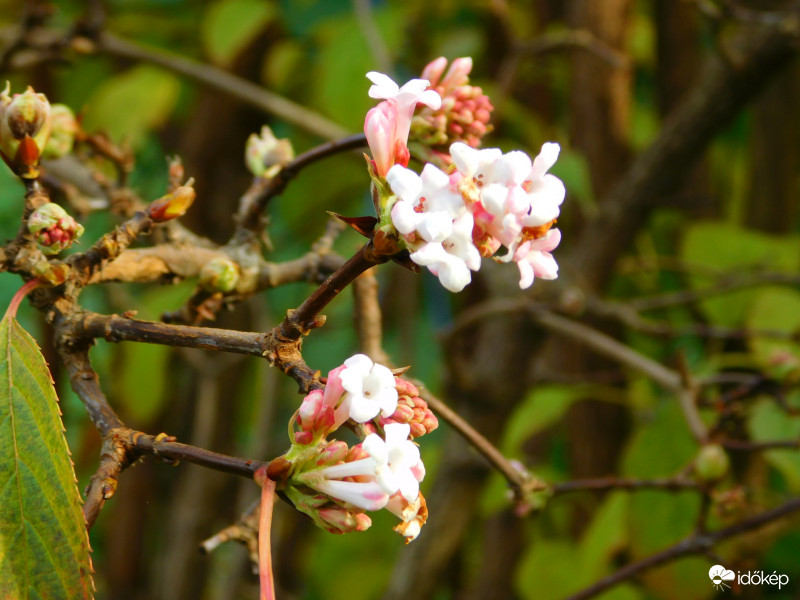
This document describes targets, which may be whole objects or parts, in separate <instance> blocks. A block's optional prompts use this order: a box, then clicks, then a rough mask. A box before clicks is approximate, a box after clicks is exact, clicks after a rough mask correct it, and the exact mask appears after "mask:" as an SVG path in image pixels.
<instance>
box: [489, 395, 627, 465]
mask: <svg viewBox="0 0 800 600" xmlns="http://www.w3.org/2000/svg"><path fill="white" fill-rule="evenodd" d="M587 396H591V397H593V398H600V399H607V400H608V401H610V402H618V401H619V392H618V390H613V389H609V388H603V387H602V386H585V385H543V386H539V387H537V388H536V389H534V390H533V391H532V392H530V393H529V394H528V395H527V396H526V397H525V399H524V400H523V401H522V402H521V403H520V404H519V406H517V408H516V409H515V410H514V415H513V416H512V418H511V419H509V426H508V429H507V430H506V432H505V434H504V435H503V441H502V444H501V447H502V449H503V452H504V453H505V454H511V455H514V454H517V455H519V454H521V453H522V444H524V443H525V441H526V440H528V439H529V438H530V437H531V436H533V435H534V434H536V433H539V432H540V431H543V430H544V429H547V428H548V427H549V426H550V425H553V424H554V423H556V422H558V420H559V419H561V417H563V416H564V414H565V413H566V412H567V410H568V409H569V407H570V406H572V404H573V403H574V402H575V401H576V400H580V399H582V398H586V397H587Z"/></svg>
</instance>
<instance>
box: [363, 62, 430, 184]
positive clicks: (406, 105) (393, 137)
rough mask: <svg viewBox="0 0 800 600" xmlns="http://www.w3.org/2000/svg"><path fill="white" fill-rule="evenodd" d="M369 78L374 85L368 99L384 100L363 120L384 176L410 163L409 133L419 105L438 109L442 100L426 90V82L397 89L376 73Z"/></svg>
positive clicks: (380, 74) (389, 81)
mask: <svg viewBox="0 0 800 600" xmlns="http://www.w3.org/2000/svg"><path fill="white" fill-rule="evenodd" d="M367 77H368V78H369V79H370V81H372V83H373V85H372V87H370V88H369V96H370V97H371V98H380V99H384V100H385V101H384V102H381V103H380V104H378V105H377V106H376V107H375V108H373V109H371V110H370V111H369V112H368V113H367V118H366V119H365V121H364V133H365V134H366V136H367V143H368V144H369V148H370V151H371V152H372V158H373V160H374V161H375V170H376V172H377V174H378V175H379V176H380V177H384V176H385V175H386V173H387V172H388V171H389V168H390V167H391V166H392V165H394V164H401V165H403V166H406V165H407V164H408V159H409V156H410V154H409V152H408V132H409V131H410V129H411V119H412V118H413V117H414V109H415V108H416V106H417V104H418V103H421V104H425V105H427V106H430V107H434V108H438V107H439V106H440V105H441V103H442V99H441V98H440V97H439V94H437V93H436V92H435V91H433V90H428V89H427V87H428V81H427V80H425V79H412V80H411V81H409V82H408V83H406V84H405V85H403V87H398V85H397V84H396V83H395V82H394V81H392V79H391V78H390V77H388V76H387V75H384V74H383V73H378V72H377V71H370V72H369V73H367Z"/></svg>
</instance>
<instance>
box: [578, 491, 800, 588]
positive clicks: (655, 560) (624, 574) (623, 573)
mask: <svg viewBox="0 0 800 600" xmlns="http://www.w3.org/2000/svg"><path fill="white" fill-rule="evenodd" d="M798 510H800V498H795V499H794V500H790V501H789V502H786V503H785V504H782V505H781V506H779V507H777V508H773V509H772V510H768V511H765V512H763V513H761V514H758V515H756V516H754V517H751V518H749V519H745V520H744V521H741V522H739V523H737V524H735V525H731V526H730V527H726V528H725V529H720V530H718V531H714V532H710V533H707V534H703V535H691V536H689V537H687V538H685V539H683V540H681V541H680V542H678V543H677V544H675V545H673V546H670V547H669V548H667V549H665V550H662V551H661V552H657V553H656V554H653V555H651V556H648V557H647V558H644V559H642V560H640V561H637V562H634V563H630V564H629V565H627V566H625V567H623V568H621V569H620V570H618V571H617V572H615V573H613V574H611V575H609V576H608V577H604V578H603V579H601V580H600V581H598V582H597V583H595V584H593V585H591V586H589V587H587V588H586V589H584V590H583V591H581V592H578V593H577V594H574V595H572V596H570V597H569V598H568V600H584V599H585V598H591V597H593V596H596V595H598V594H600V593H601V592H604V591H605V590H607V589H609V588H612V587H614V586H616V585H619V584H620V583H622V582H623V581H627V580H629V579H632V578H634V577H636V576H637V575H639V574H640V573H642V572H644V571H646V570H648V569H652V568H654V567H657V566H659V565H663V564H664V563H668V562H672V561H673V560H676V559H678V558H681V557H682V556H688V555H691V554H704V553H705V552H707V551H708V550H710V549H711V548H713V547H714V545H716V544H718V543H720V542H722V541H723V540H726V539H728V538H732V537H735V536H738V535H741V534H743V533H747V532H749V531H753V530H755V529H760V528H761V527H764V526H765V525H768V524H769V523H772V522H774V521H777V520H778V519H782V518H784V517H786V516H788V515H791V514H792V513H793V512H796V511H798Z"/></svg>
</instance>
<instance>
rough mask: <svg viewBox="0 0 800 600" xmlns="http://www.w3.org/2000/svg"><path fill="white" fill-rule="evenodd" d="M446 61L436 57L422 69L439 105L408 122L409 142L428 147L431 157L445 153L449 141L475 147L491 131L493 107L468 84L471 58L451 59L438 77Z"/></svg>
mask: <svg viewBox="0 0 800 600" xmlns="http://www.w3.org/2000/svg"><path fill="white" fill-rule="evenodd" d="M446 62H447V61H446V60H444V59H442V58H437V59H436V60H435V61H433V62H431V63H429V64H428V66H427V67H425V73H426V74H428V75H430V77H429V80H430V84H431V89H433V90H434V91H436V92H437V93H438V94H439V95H440V96H441V97H442V104H441V106H440V107H439V108H435V109H434V108H431V107H425V108H423V109H422V110H421V111H420V112H419V113H418V115H417V116H416V117H414V120H413V122H412V130H411V137H412V139H414V140H416V141H419V142H421V143H422V144H424V145H426V146H428V147H429V148H430V149H431V152H433V153H434V154H433V155H432V156H431V158H433V157H434V156H436V153H437V152H440V153H442V154H447V148H448V147H449V145H450V144H452V143H453V142H458V141H462V142H466V143H468V144H469V145H470V146H472V147H478V146H479V145H480V142H481V138H482V137H483V136H484V135H486V133H488V132H489V131H491V129H492V128H491V125H489V118H490V113H491V111H492V110H493V109H494V107H493V106H492V104H491V102H490V101H489V98H488V97H487V96H486V95H485V94H484V93H483V90H481V88H479V87H476V86H471V85H469V73H470V71H472V59H471V58H469V57H464V58H457V59H455V60H454V61H453V62H452V63H451V65H450V68H449V69H448V70H447V73H446V74H445V75H444V77H442V76H441V75H442V72H443V71H444V65H445V64H446ZM442 162H443V163H446V164H447V163H448V162H449V161H447V160H444V161H442Z"/></svg>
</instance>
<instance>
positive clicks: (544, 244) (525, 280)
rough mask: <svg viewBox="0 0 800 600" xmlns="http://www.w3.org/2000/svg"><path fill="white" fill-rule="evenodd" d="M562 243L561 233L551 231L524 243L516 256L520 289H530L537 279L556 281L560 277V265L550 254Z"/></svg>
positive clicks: (556, 230)
mask: <svg viewBox="0 0 800 600" xmlns="http://www.w3.org/2000/svg"><path fill="white" fill-rule="evenodd" d="M560 241H561V232H560V231H559V230H558V229H550V230H549V231H548V232H547V233H546V234H545V235H544V236H542V237H540V238H538V239H535V240H528V241H526V242H523V243H522V244H521V245H520V246H519V248H517V251H516V252H515V254H514V262H516V263H517V266H518V267H519V273H520V280H519V287H520V288H522V289H523V290H524V289H527V288H529V287H530V286H531V285H532V284H533V280H534V278H535V277H540V278H541V279H555V278H556V277H558V264H557V263H556V259H555V258H553V255H552V254H550V252H552V251H553V250H554V249H555V248H556V246H558V244H559V242H560Z"/></svg>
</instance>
